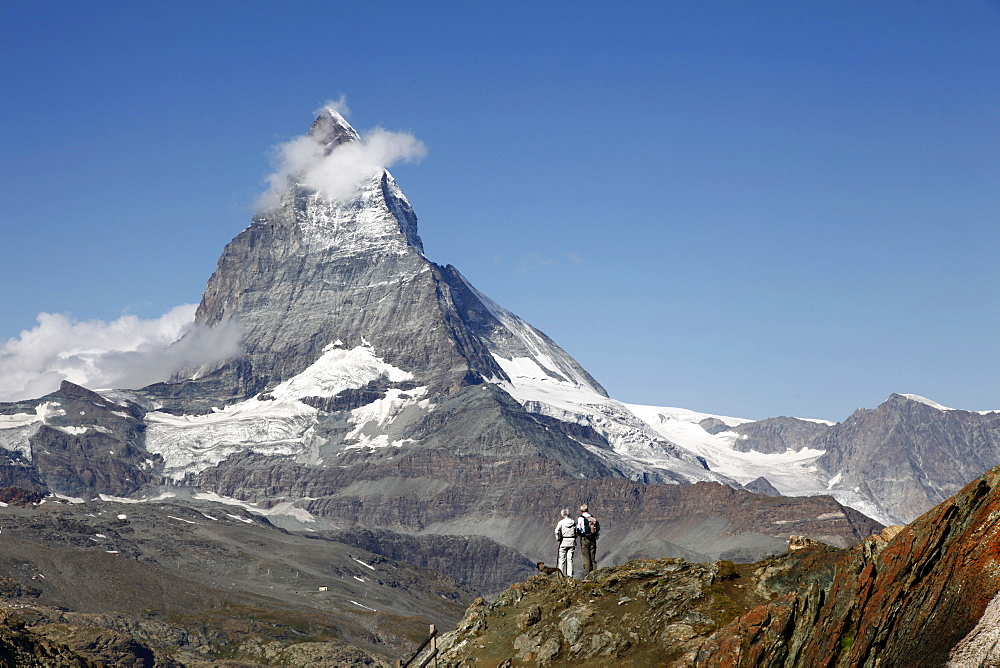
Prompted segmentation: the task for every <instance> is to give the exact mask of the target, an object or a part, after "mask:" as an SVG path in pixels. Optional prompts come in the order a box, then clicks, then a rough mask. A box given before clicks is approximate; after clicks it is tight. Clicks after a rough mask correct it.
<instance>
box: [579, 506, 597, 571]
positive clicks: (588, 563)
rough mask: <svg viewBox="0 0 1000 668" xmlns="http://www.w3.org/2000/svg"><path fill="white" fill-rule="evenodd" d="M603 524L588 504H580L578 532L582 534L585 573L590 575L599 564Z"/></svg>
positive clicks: (581, 549)
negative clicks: (591, 511)
mask: <svg viewBox="0 0 1000 668" xmlns="http://www.w3.org/2000/svg"><path fill="white" fill-rule="evenodd" d="M600 532H601V524H600V522H598V521H597V518H596V517H594V516H593V515H591V514H590V513H589V512H588V508H587V504H586V503H585V504H583V505H582V506H580V517H578V518H577V520H576V533H577V534H579V536H580V552H581V553H583V575H584V577H586V576H588V575H590V573H591V571H593V570H594V566H595V565H596V564H597V536H598V534H600Z"/></svg>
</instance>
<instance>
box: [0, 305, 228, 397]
mask: <svg viewBox="0 0 1000 668" xmlns="http://www.w3.org/2000/svg"><path fill="white" fill-rule="evenodd" d="M196 308H197V306H196V305H195V304H184V305H182V306H177V307H174V308H173V309H171V310H170V311H168V312H167V313H165V314H164V315H162V316H160V317H159V318H155V319H152V320H143V319H141V318H138V317H136V316H134V315H125V316H122V317H121V318H118V319H117V320H114V321H111V322H104V321H102V320H87V321H83V322H80V321H77V320H74V319H73V318H71V317H68V316H66V315H62V314H59V313H39V314H38V325H37V326H36V327H34V328H33V329H30V330H25V331H23V332H21V335H20V336H19V337H18V338H14V339H10V340H8V341H7V342H6V343H0V401H17V400H20V399H34V398H37V397H40V396H43V395H45V394H48V393H49V392H52V391H54V390H56V389H58V388H59V383H60V382H62V381H63V380H64V379H65V380H69V381H70V382H73V383H76V384H77V385H83V386H84V387H88V388H90V389H99V388H138V387H143V386H145V385H149V384H151V383H155V382H159V381H164V380H167V379H168V378H170V376H171V375H173V373H174V372H175V371H178V370H179V369H181V368H185V367H197V366H201V365H203V364H209V363H211V362H215V361H218V360H223V359H228V358H229V357H232V356H234V355H236V354H238V353H239V352H240V341H241V338H242V330H241V328H240V327H239V326H238V325H237V324H236V323H232V322H230V323H226V324H224V325H220V326H218V327H213V328H208V327H201V326H196V325H194V313H195V309H196Z"/></svg>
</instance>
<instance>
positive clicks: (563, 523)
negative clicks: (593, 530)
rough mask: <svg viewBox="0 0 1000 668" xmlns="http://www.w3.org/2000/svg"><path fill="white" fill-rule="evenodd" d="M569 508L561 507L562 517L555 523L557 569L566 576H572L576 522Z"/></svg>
mask: <svg viewBox="0 0 1000 668" xmlns="http://www.w3.org/2000/svg"><path fill="white" fill-rule="evenodd" d="M569 515H570V512H569V508H563V509H562V518H561V519H560V520H559V522H558V523H557V524H556V542H557V543H558V545H559V570H560V571H562V574H563V575H565V576H566V577H568V578H571V577H573V552H574V551H576V523H575V522H574V521H573V518H572V517H570V516H569Z"/></svg>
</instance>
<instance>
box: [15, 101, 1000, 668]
mask: <svg viewBox="0 0 1000 668" xmlns="http://www.w3.org/2000/svg"><path fill="white" fill-rule="evenodd" d="M302 141H304V142H307V143H308V146H309V149H310V150H311V151H314V152H315V153H316V154H317V155H320V156H337V155H340V152H343V151H349V150H351V148H352V147H357V146H359V145H361V143H363V142H364V141H365V140H364V139H363V138H362V137H361V136H360V135H359V134H358V133H357V132H356V131H355V130H354V129H353V128H352V127H351V126H350V125H349V124H348V123H347V122H346V121H345V120H344V118H343V117H342V116H341V115H340V114H339V113H337V112H336V111H335V110H333V109H326V110H324V111H323V112H322V113H321V115H320V116H319V117H318V118H317V119H316V120H315V122H314V123H313V124H312V126H311V128H310V130H309V133H308V135H307V136H306V137H304V138H303V140H302ZM300 177H301V175H300V174H295V173H292V174H290V175H289V177H288V181H287V184H283V185H284V186H285V187H284V191H283V193H282V194H281V196H280V198H279V199H278V200H277V201H276V202H275V203H274V205H273V206H271V207H269V208H267V209H266V210H262V211H260V212H258V213H257V214H256V215H255V216H254V217H253V220H252V221H251V223H250V225H249V226H248V227H247V228H246V229H245V230H243V231H242V232H240V233H239V234H238V235H237V236H236V237H235V238H234V239H233V240H232V241H231V242H230V243H229V244H228V245H227V246H226V248H225V250H224V251H223V253H222V257H221V258H220V259H219V262H218V267H217V269H216V271H215V273H214V274H213V276H212V277H211V279H210V280H209V282H208V285H207V287H206V290H205V293H204V296H203V298H202V301H201V304H200V305H199V307H198V310H197V314H196V317H195V324H194V327H193V328H192V329H191V330H190V332H189V334H188V336H191V337H193V336H199V335H201V334H203V333H204V332H206V331H208V332H212V331H216V332H219V331H236V332H238V333H239V334H240V337H241V341H242V349H241V352H240V353H239V354H237V355H235V356H232V357H230V358H228V359H225V360H222V361H220V362H216V363H212V364H207V365H201V366H192V367H190V368H185V369H182V370H180V371H178V372H177V373H176V374H175V375H174V376H173V377H172V378H170V379H168V380H166V381H164V382H161V383H157V384H154V385H150V386H147V387H144V388H141V389H117V390H112V389H100V388H85V387H81V386H79V385H75V384H73V383H70V382H63V384H62V386H61V387H60V388H59V389H58V390H57V391H55V392H53V393H51V394H49V395H46V396H44V397H40V398H36V399H30V400H23V401H17V402H12V403H6V404H0V490H6V492H5V493H6V494H7V495H8V496H9V497H10V498H11V499H16V500H19V501H18V503H16V504H13V503H12V504H11V505H9V506H6V507H4V508H0V523H2V527H0V530H2V533H3V538H4V540H3V542H2V544H0V566H2V567H3V568H5V569H7V573H6V574H7V576H8V577H9V578H11V582H10V583H9V587H8V588H7V590H6V591H7V592H8V598H9V599H12V600H15V599H16V600H17V601H20V603H19V604H20V605H24V604H25V601H26V600H28V599H30V600H31V602H32V605H33V606H34V607H33V608H32V609H33V610H34V612H32V613H31V614H30V615H28V616H29V617H30V618H31V619H28V620H24V619H22V622H19V623H24V624H27V625H28V626H29V627H30V629H28V630H25V631H24V633H29V631H30V633H32V634H36V635H38V638H37V639H38V641H39V642H41V643H43V644H44V642H48V643H57V644H58V643H59V642H61V643H62V644H61V645H59V646H60V647H64V648H68V649H66V651H67V652H71V653H73V652H75V653H77V654H79V655H80V656H81V657H82V658H81V660H94V661H100V660H104V659H100V658H99V656H98V654H95V652H96V650H93V648H92V647H91V649H87V647H90V645H87V643H86V642H83V641H82V640H81V638H84V637H86V636H87V634H88V633H89V634H93V633H97V634H99V635H100V634H103V635H101V637H103V638H105V639H106V643H105V644H107V645H108V646H109V647H111V646H114V647H118V648H119V649H117V650H115V649H114V647H112V648H111V649H108V652H110V653H111V655H114V656H115V657H118V658H116V659H114V660H115V661H120V660H121V657H122V656H125V655H127V654H128V652H129V651H130V650H128V649H127V648H126V649H121V648H120V647H119V644H116V643H125V645H127V644H128V643H127V642H126V640H127V639H131V640H132V641H134V642H136V643H138V645H137V646H136V647H138V646H140V645H141V647H142V648H143V649H142V650H141V651H140V650H139V649H136V650H135V652H133V654H136V655H137V653H142V652H146V653H147V654H148V655H149V656H150V657H153V658H151V659H150V661H156V662H159V663H157V664H156V665H161V664H162V665H168V664H169V661H176V662H180V663H185V662H188V661H191V660H193V659H192V657H198V660H210V659H211V660H215V659H219V660H221V658H226V659H227V660H231V661H235V662H237V663H236V665H242V664H240V663H239V662H240V661H243V662H250V663H253V662H256V663H257V664H260V663H268V662H271V663H282V662H285V665H288V664H292V665H299V663H296V662H300V663H303V662H305V663H308V661H311V660H319V659H317V657H318V656H320V655H321V654H323V652H327V654H326V655H325V656H327V657H328V658H327V659H324V660H331V661H332V660H333V659H330V658H329V657H332V656H334V655H336V656H340V657H341V658H340V659H338V660H343V661H345V662H346V661H354V660H355V659H354V658H350V659H349V658H348V657H355V658H357V660H358V661H368V662H373V663H379V662H386V661H390V660H392V659H394V658H399V657H401V656H402V655H403V654H404V653H405V652H406V651H408V650H410V649H412V648H413V647H414V646H415V645H416V644H417V643H418V642H419V640H420V635H421V633H423V632H424V631H421V629H422V628H425V627H424V625H425V624H426V623H436V624H438V625H439V626H441V625H443V626H447V625H449V624H454V623H455V622H457V621H458V620H459V618H460V616H461V613H462V610H463V608H464V606H465V604H466V603H467V602H468V601H469V600H471V597H472V596H474V595H475V594H482V595H487V596H489V595H493V594H496V593H497V592H500V591H502V590H504V589H505V588H507V587H508V586H509V585H511V584H512V583H515V582H520V581H523V580H525V579H526V578H528V577H529V576H530V575H531V574H532V573H533V572H534V571H533V568H534V564H535V562H540V561H547V562H549V563H550V564H551V562H553V561H554V559H555V551H556V550H555V545H554V544H553V542H554V541H553V540H552V539H553V533H552V527H553V525H554V523H555V521H556V519H557V518H558V513H559V509H560V508H563V507H570V508H574V509H575V507H576V506H578V505H579V504H580V503H588V504H589V505H590V507H591V509H592V510H593V511H595V514H597V516H598V517H599V518H600V520H601V523H602V527H603V528H602V532H601V539H600V541H599V543H598V554H597V557H598V561H599V564H600V565H604V566H610V565H614V564H621V563H624V562H626V561H628V560H629V559H634V558H651V557H669V558H682V559H685V560H688V561H699V562H707V561H712V560H717V559H726V560H729V561H732V562H740V563H745V562H749V561H753V560H757V559H761V558H765V557H768V556H770V555H774V554H778V553H781V552H783V551H784V550H785V549H786V546H787V543H788V537H789V536H790V535H796V536H808V537H811V538H812V539H814V540H818V541H821V542H822V543H825V544H827V545H831V546H837V547H841V548H843V547H849V546H851V545H856V544H858V543H859V542H860V541H862V540H863V539H865V538H866V537H868V536H870V535H872V534H873V533H877V532H878V531H879V530H881V529H882V525H883V524H890V523H903V522H906V521H909V520H911V519H913V517H915V516H916V515H918V514H920V513H921V512H923V511H925V510H927V509H929V508H930V507H931V506H933V505H935V504H937V503H939V502H941V501H942V500H944V499H945V498H947V497H949V496H950V495H951V494H954V493H955V492H956V491H957V490H959V489H961V488H962V486H963V485H965V484H966V483H967V482H968V481H969V480H971V479H973V478H975V477H976V476H978V475H980V474H981V473H982V472H983V471H984V470H986V469H987V468H989V467H990V466H993V465H996V464H1000V422H998V420H1000V416H998V414H997V413H988V414H978V413H969V412H964V411H954V410H950V409H944V408H943V407H940V406H937V405H936V404H933V402H929V401H928V400H925V399H921V398H919V397H913V396H904V395H893V396H892V397H890V399H889V401H888V402H887V403H886V404H883V405H882V406H880V407H878V408H877V409H875V410H874V411H868V410H859V411H857V412H856V413H855V414H854V415H852V416H850V418H848V419H847V420H845V421H844V422H842V423H839V424H835V423H831V422H820V421H815V420H800V419H795V418H785V417H782V418H774V419H770V420H764V421H759V422H753V421H748V420H741V419H736V418H728V417H724V416H716V415H706V414H701V413H695V412H693V411H686V410H681V409H671V408H659V407H649V406H633V405H626V404H623V403H621V402H619V401H616V400H614V399H612V398H610V397H609V396H608V395H607V393H606V392H605V390H604V389H603V388H602V387H601V385H600V384H599V383H598V382H597V381H596V380H595V379H594V378H592V377H591V376H590V374H588V373H587V372H586V371H585V370H584V369H583V368H582V367H581V366H580V365H579V364H578V363H577V362H576V361H575V360H574V359H573V358H572V357H571V356H570V355H569V354H567V353H566V352H565V351H564V350H562V349H561V348H560V347H559V346H558V345H557V344H556V343H555V342H553V341H552V340H551V339H550V338H549V337H547V336H546V335H545V334H543V333H542V332H540V331H539V330H537V329H535V328H534V327H532V326H531V325H529V324H528V323H526V322H524V321H523V320H521V319H520V318H518V317H517V316H516V315H514V314H512V313H511V312H509V311H507V310H506V309H504V308H503V307H502V306H500V305H499V304H497V303H495V302H494V301H492V300H491V299H489V298H488V297H487V296H485V295H484V294H482V293H481V292H479V291H478V290H477V289H476V288H475V287H473V286H472V285H471V284H470V283H469V282H468V281H467V280H466V279H465V278H464V277H463V276H462V274H461V273H460V272H459V271H458V270H457V269H456V268H455V267H452V266H450V265H449V266H441V265H438V264H435V263H434V262H431V261H430V260H428V259H427V257H426V256H425V254H424V249H423V244H422V242H421V240H420V237H419V235H418V233H417V218H416V215H415V214H414V212H413V209H412V208H411V206H410V204H409V202H408V201H407V199H406V198H405V196H404V195H403V193H402V191H401V190H400V188H399V186H398V185H397V184H396V182H395V180H394V179H393V177H392V176H391V175H390V174H389V172H388V171H386V170H384V169H381V168H379V169H377V170H374V171H373V172H372V173H369V174H366V175H365V176H364V178H362V179H360V180H359V181H358V182H357V183H356V187H355V188H354V189H353V191H351V193H350V194H349V195H347V196H338V197H333V196H330V195H329V194H326V193H325V192H324V191H322V190H319V189H317V188H314V187H312V186H310V185H307V184H306V182H305V179H303V178H300ZM184 344H185V341H184V340H182V341H180V342H178V344H177V345H184ZM8 536H13V538H8ZM830 549H833V548H830ZM857 549H861V548H857ZM82 554H86V555H87V556H86V559H92V560H94V563H100V564H102V566H101V568H102V569H103V570H102V571H100V572H102V573H105V574H106V576H105V575H101V576H99V577H97V578H96V579H94V578H92V577H91V576H90V575H87V576H86V577H83V576H81V575H79V574H78V573H77V571H76V570H74V568H75V567H72V566H71V564H74V563H76V562H77V561H78V560H80V559H83V558H84V557H82V556H80V555H82ZM32 555H35V556H32ZM38 555H42V556H38ZM0 575H4V572H3V571H0ZM80 578H83V579H80ZM75 582H85V583H86V584H80V585H79V586H74V583H75ZM333 583H336V584H333ZM0 584H2V583H0ZM102 587H104V588H107V587H110V588H113V589H115V590H119V591H131V590H132V589H135V588H141V589H142V593H143V595H142V596H138V595H137V596H133V597H129V596H120V597H116V596H103V595H102ZM190 587H199V588H204V589H203V591H204V592H205V593H204V596H203V597H201V598H200V599H199V601H198V602H195V601H194V600H193V599H192V600H186V599H183V598H182V597H168V596H163V595H155V593H156V592H157V591H168V590H174V589H177V588H181V589H184V588H190ZM320 587H323V589H322V590H321V589H320ZM2 593H3V587H2V586H0V594H2ZM67 611H69V612H67ZM264 611H270V612H267V613H265V612H264ZM70 613H72V615H76V616H75V617H72V619H71V618H70V616H71V614H70ZM137 615H138V616H139V617H136V616H137ZM268 615H270V616H268ZM140 617H141V618H142V619H141V620H140V619H139V618H140ZM265 617H267V619H269V620H270V621H268V622H267V623H263V622H262V621H261V620H262V619H264V618H265ZM140 621H141V623H140ZM64 628H65V629H66V630H65V632H63V631H59V633H56V631H57V630H59V629H64ZM87 629H90V630H89V631H88V630H87ZM93 629H100V630H99V631H94V630H93ZM156 629H161V631H163V630H164V629H169V634H168V635H169V638H171V639H170V640H169V641H162V637H163V633H166V631H163V633H161V632H160V631H156ZM206 629H213V630H212V631H211V632H209V631H207V630H206ZM43 631H44V633H43ZM60 633H61V634H62V635H60ZM115 634H118V635H115ZM60 638H62V639H63V640H61V641H60V640H59V639H60ZM158 638H159V639H158ZM68 639H73V641H72V642H70V641H69V640H68ZM111 639H113V640H111ZM43 641H44V642H43ZM307 642H308V643H312V644H311V645H309V646H308V648H305V643H307ZM99 644H100V643H99ZM125 645H122V647H124V646H125ZM102 646H103V645H102ZM53 647H54V645H53ZM296 647H297V648H299V650H301V652H300V653H299V654H295V652H296V651H299V650H296V649H295V648H296ZM26 651H27V650H26ZM39 651H41V650H39ZM45 651H48V650H45ZM52 651H57V650H55V649H53V650H52ZM58 651H63V650H61V649H60V650H58ZM87 652H90V654H89V655H88V654H87ZM341 655H342V656H341ZM67 656H69V655H67ZM102 656H103V655H102ZM88 657H89V658H88ZM95 657H97V658H95ZM309 657H312V658H309ZM358 657H362V658H358ZM81 665H84V664H81ZM135 665H140V664H138V663H136V664H135ZM148 665H153V663H149V664H148ZM227 665H228V664H227Z"/></svg>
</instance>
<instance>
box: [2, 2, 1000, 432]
mask: <svg viewBox="0 0 1000 668" xmlns="http://www.w3.org/2000/svg"><path fill="white" fill-rule="evenodd" d="M0 34H2V35H3V36H4V38H3V40H0V62H2V63H3V67H2V68H0V90H2V91H3V95H2V96H0V114H2V118H3V122H2V123H0V225H2V231H3V233H2V237H0V276H2V281H3V287H4V290H3V295H4V301H3V309H2V310H0V345H3V342H4V341H8V347H7V348H6V350H7V352H9V351H10V342H9V340H11V339H17V338H18V337H19V336H20V332H21V331H22V330H27V329H31V328H33V327H35V326H36V321H35V318H36V316H37V315H38V314H39V313H40V312H47V313H61V314H67V315H68V316H69V317H71V318H74V319H76V320H79V321H89V320H94V319H100V320H104V321H107V322H110V321H114V320H116V319H118V318H120V317H121V316H122V315H124V314H131V315H134V316H137V317H138V318H141V319H154V318H159V317H160V316H161V315H163V314H164V313H167V312H169V311H170V310H171V309H172V308H173V307H175V306H178V305H180V304H191V303H196V302H197V301H198V300H199V299H200V297H201V292H202V290H203V289H204V286H205V283H206V281H207V280H208V278H209V276H210V275H211V273H212V271H213V270H214V267H215V262H216V260H217V259H218V256H219V254H220V253H221V251H222V248H223V246H224V245H225V244H226V243H227V242H228V241H229V240H230V239H231V238H232V237H233V236H235V235H236V234H237V233H238V232H239V231H240V230H242V229H243V228H244V227H245V226H246V225H247V224H248V222H249V220H250V217H251V215H252V208H253V202H254V199H255V197H257V196H258V195H259V194H260V193H261V192H262V191H263V190H264V189H265V184H264V180H265V178H266V177H267V175H268V174H269V173H270V171H271V170H272V168H273V165H272V163H271V162H270V157H269V156H270V155H271V152H272V147H274V146H275V145H276V144H278V143H279V142H282V141H285V140H287V139H289V138H291V137H293V136H295V135H299V134H301V133H303V132H304V131H305V130H306V129H307V128H308V125H309V123H310V122H311V121H312V113H313V111H314V110H316V109H317V108H318V107H320V105H321V104H322V103H324V102H325V101H327V100H330V99H337V98H339V97H341V96H346V100H347V104H348V106H349V107H350V110H351V113H350V116H349V120H350V121H351V122H352V123H353V124H354V125H355V127H357V128H358V129H359V130H366V129H370V128H374V127H376V126H381V127H384V128H386V129H388V130H394V131H402V132H409V133H412V134H413V135H415V136H416V137H417V138H418V139H420V140H421V141H423V142H424V144H425V145H426V146H427V150H428V153H427V156H426V157H425V158H424V159H423V160H422V161H421V162H419V163H418V164H406V165H400V166H396V167H394V168H392V171H393V174H394V175H395V176H396V178H397V180H398V181H399V183H400V185H401V186H402V188H403V190H404V192H405V193H406V194H407V196H408V198H409V199H410V201H411V203H412V204H413V206H414V209H415V210H416V213H417V215H418V217H419V221H420V233H421V236H422V238H423V240H424V246H425V249H426V251H427V255H428V256H429V257H430V258H431V259H432V260H434V261H436V262H439V263H441V264H453V265H455V266H456V267H458V268H459V269H460V270H461V271H462V272H463V273H464V274H465V275H466V276H467V277H468V278H469V279H470V280H471V281H472V283H473V284H474V285H476V286H477V287H478V288H479V289H480V290H482V291H483V292H485V293H486V294H488V295H490V296H491V297H493V298H494V299H495V300H496V301H498V302H500V303H501V304H503V305H504V306H506V307H507V308H508V309H510V310H512V311H514V312H515V313H517V314H518V315H520V316H522V317H524V318H525V319H526V320H528V321H529V322H531V323H532V324H534V325H535V326H536V327H538V328H540V329H541V330H543V331H545V332H546V333H547V334H549V335H550V336H551V337H552V338H553V339H555V340H556V341H557V342H558V343H559V344H560V345H561V346H562V347H564V348H565V349H566V350H568V351H569V352H570V353H571V354H572V355H574V356H575V357H576V358H577V359H578V360H579V361H580V362H581V363H582V364H583V365H584V367H586V368H587V369H588V370H589V371H590V372H591V373H592V374H593V375H594V376H595V377H596V378H597V379H598V380H599V381H600V382H601V383H602V384H604V386H605V387H606V388H607V389H608V390H609V393H610V394H611V395H612V396H614V397H616V398H618V399H621V400H623V401H628V402H633V403H647V404H656V405H665V406H682V407H685V408H690V409H694V410H699V411H704V412H714V413H722V414H727V415H735V416H740V417H750V418H763V417H768V416H776V415H797V416H802V417H818V418H826V419H832V420H842V419H844V418H845V417H847V416H848V415H849V414H850V413H851V412H852V411H853V410H854V409H856V408H858V407H874V406H875V405H877V404H878V403H880V402H881V401H883V400H884V399H885V398H886V397H887V396H888V395H889V394H890V393H892V392H901V393H915V394H921V395H924V396H927V397H929V398H931V399H934V400H936V401H938V402H940V403H943V404H945V405H949V406H954V407H958V408H966V409H971V410H987V409H998V408H1000V362H998V356H997V333H998V331H1000V305H998V290H1000V262H997V259H996V255H997V249H998V248H1000V243H998V242H1000V238H998V237H1000V225H998V223H1000V220H998V218H1000V214H998V212H1000V187H998V182H1000V179H998V177H1000V2H995V1H994V2H972V1H969V2H962V1H960V2H951V3H940V2H919V1H918V2H912V1H910V2H879V3H872V2H860V1H859V2H828V3H812V2H810V3H803V2H743V3H737V2H666V1H664V2H655V3H643V2H638V3H627V4H626V3H597V2H544V3H543V2H538V3H519V2H504V3H488V2H477V3H472V2H468V3H465V2H453V3H449V2H430V3H389V2H366V3H329V2H328V3H318V2H298V3H278V2H253V1H247V2H232V3H227V2H211V3H201V2H197V3H195V2H173V3H152V2H148V3H147V2H101V3H70V2H39V1H32V2H25V1H20V0H5V2H3V3H2V4H0Z"/></svg>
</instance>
